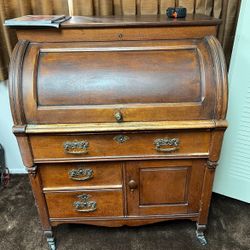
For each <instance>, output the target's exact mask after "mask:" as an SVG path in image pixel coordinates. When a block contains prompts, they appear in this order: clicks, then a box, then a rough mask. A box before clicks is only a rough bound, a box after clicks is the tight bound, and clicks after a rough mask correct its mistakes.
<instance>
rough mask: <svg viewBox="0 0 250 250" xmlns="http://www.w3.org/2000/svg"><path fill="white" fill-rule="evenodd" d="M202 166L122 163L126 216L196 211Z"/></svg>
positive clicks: (197, 163)
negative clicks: (124, 181)
mask: <svg viewBox="0 0 250 250" xmlns="http://www.w3.org/2000/svg"><path fill="white" fill-rule="evenodd" d="M204 167H205V161H204V160H157V161H137V162H128V163H126V173H127V175H126V183H127V185H126V187H127V200H128V204H127V205H128V206H127V207H128V215H164V214H183V213H185V214H186V213H196V212H198V211H199V201H200V197H201V192H202V183H203V176H204Z"/></svg>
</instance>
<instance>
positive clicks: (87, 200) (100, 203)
mask: <svg viewBox="0 0 250 250" xmlns="http://www.w3.org/2000/svg"><path fill="white" fill-rule="evenodd" d="M45 198H46V201H47V206H48V210H49V216H50V217H51V218H72V217H97V216H98V217H105V216H122V215H123V198H122V190H120V189H118V190H100V191H87V192H84V191H82V192H80V191H79V192H53V193H52V192H51V193H45Z"/></svg>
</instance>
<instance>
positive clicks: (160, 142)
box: [154, 138, 180, 152]
mask: <svg viewBox="0 0 250 250" xmlns="http://www.w3.org/2000/svg"><path fill="white" fill-rule="evenodd" d="M154 145H155V150H156V151H158V152H173V151H176V150H178V149H179V145H180V141H179V139H178V138H172V139H169V138H164V139H163V138H162V139H156V140H155V141H154ZM166 146H167V147H166ZM169 146H170V147H169ZM163 147H164V148H163Z"/></svg>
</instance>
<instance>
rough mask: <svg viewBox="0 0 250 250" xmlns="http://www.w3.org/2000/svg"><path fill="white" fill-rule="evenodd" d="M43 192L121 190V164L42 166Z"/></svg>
mask: <svg viewBox="0 0 250 250" xmlns="http://www.w3.org/2000/svg"><path fill="white" fill-rule="evenodd" d="M39 171H40V176H41V178H42V183H43V188H44V190H50V189H55V188H57V189H58V188H59V189H67V188H75V187H83V188H85V189H86V188H99V187H100V188H121V187H122V168H121V163H119V162H118V163H117V162H112V163H110V162H102V163H78V164H63V163H62V164H44V165H42V166H41V167H40V168H39Z"/></svg>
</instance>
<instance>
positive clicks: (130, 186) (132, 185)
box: [128, 180, 137, 192]
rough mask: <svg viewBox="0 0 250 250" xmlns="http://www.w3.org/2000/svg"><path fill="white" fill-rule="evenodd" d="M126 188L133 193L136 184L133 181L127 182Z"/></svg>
mask: <svg viewBox="0 0 250 250" xmlns="http://www.w3.org/2000/svg"><path fill="white" fill-rule="evenodd" d="M128 187H129V188H130V191H131V192H133V191H134V190H135V189H136V188H137V183H136V181H134V180H130V181H129V182H128Z"/></svg>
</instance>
